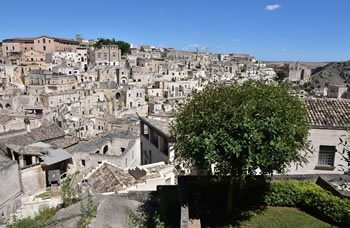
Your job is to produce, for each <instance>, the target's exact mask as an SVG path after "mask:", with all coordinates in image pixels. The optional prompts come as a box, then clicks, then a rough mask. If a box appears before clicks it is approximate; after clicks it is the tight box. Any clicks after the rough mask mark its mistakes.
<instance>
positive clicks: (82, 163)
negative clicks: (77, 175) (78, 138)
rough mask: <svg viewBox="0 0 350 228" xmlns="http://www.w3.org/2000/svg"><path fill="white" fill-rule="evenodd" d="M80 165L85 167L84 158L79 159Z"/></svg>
mask: <svg viewBox="0 0 350 228" xmlns="http://www.w3.org/2000/svg"><path fill="white" fill-rule="evenodd" d="M80 165H81V166H82V167H85V160H84V159H81V160H80Z"/></svg>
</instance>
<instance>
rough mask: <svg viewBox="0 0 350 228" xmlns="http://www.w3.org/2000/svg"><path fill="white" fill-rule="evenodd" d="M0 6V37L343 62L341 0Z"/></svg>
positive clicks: (346, 7)
mask: <svg viewBox="0 0 350 228" xmlns="http://www.w3.org/2000/svg"><path fill="white" fill-rule="evenodd" d="M1 8H2V10H1V14H0V21H1V25H0V40H2V39H5V38H10V37H20V36H25V37H30V36H38V35H41V34H47V35H51V36H58V37H66V38H74V37H75V35H76V34H82V35H83V36H84V37H85V38H89V39H92V38H97V37H106V38H112V37H114V38H116V39H118V40H125V41H128V42H130V43H133V44H135V45H141V44H152V45H155V46H165V47H175V48H178V49H184V50H195V49H197V48H198V49H204V48H207V49H208V50H209V51H210V52H215V53H248V54H251V55H254V56H256V57H258V58H259V59H262V60H295V61H338V60H348V59H350V43H349V41H350V29H349V28H350V23H349V22H350V18H349V16H347V15H348V13H349V12H350V1H349V0H275V1H268V0H98V1H93V0H85V1H80V0H69V1H68V0H60V1H52V0H30V1H27V0H4V1H1Z"/></svg>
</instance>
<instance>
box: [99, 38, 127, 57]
mask: <svg viewBox="0 0 350 228" xmlns="http://www.w3.org/2000/svg"><path fill="white" fill-rule="evenodd" d="M102 45H118V47H119V49H120V50H121V52H122V55H125V54H128V53H130V44H129V43H127V42H124V41H121V40H119V41H116V40H115V39H114V38H113V39H104V38H99V39H98V41H97V42H96V43H95V45H94V47H95V48H100V47H102Z"/></svg>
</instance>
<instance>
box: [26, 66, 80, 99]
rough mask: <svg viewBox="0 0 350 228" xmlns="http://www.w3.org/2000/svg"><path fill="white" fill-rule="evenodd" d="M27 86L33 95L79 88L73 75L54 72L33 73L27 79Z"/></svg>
mask: <svg viewBox="0 0 350 228" xmlns="http://www.w3.org/2000/svg"><path fill="white" fill-rule="evenodd" d="M25 85H26V87H27V91H28V93H29V94H31V95H40V94H41V93H50V92H58V91H66V90H72V89H75V88H76V87H77V78H76V77H75V76H72V75H61V74H54V73H52V72H37V73H31V74H29V75H28V76H27V77H26V82H25Z"/></svg>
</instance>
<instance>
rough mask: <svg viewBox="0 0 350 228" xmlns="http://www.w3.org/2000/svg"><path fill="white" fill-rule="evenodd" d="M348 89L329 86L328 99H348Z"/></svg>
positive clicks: (339, 86)
mask: <svg viewBox="0 0 350 228" xmlns="http://www.w3.org/2000/svg"><path fill="white" fill-rule="evenodd" d="M347 91H348V87H347V86H346V85H329V86H328V88H327V97H328V98H337V99H340V98H347Z"/></svg>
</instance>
